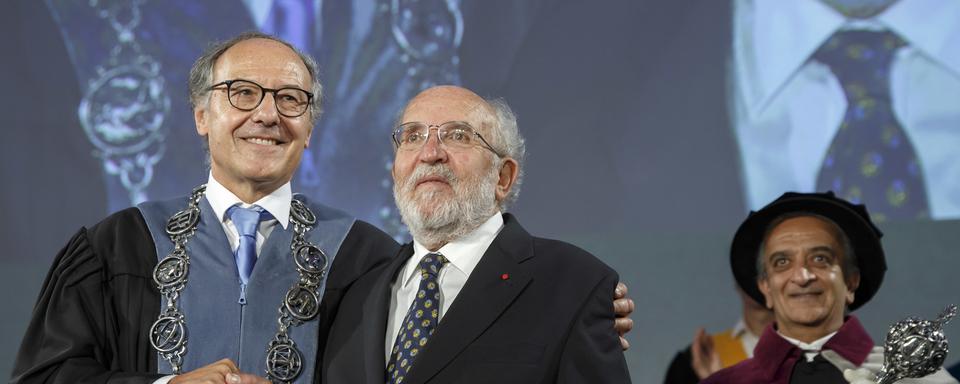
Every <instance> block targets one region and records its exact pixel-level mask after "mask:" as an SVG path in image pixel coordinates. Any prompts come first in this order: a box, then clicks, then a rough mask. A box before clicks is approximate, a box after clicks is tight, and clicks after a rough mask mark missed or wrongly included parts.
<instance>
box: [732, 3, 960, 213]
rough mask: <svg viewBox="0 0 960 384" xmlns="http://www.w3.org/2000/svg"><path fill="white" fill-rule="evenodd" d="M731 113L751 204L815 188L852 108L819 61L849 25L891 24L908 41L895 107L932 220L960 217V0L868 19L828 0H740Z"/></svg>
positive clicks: (893, 75)
mask: <svg viewBox="0 0 960 384" xmlns="http://www.w3.org/2000/svg"><path fill="white" fill-rule="evenodd" d="M733 26H734V31H733V60H732V64H733V65H732V67H731V71H732V77H731V79H732V80H733V81H732V82H731V85H732V86H733V89H732V95H733V103H731V108H732V109H733V110H732V112H733V113H732V115H731V116H732V119H733V125H734V130H735V132H736V136H737V141H738V143H739V146H740V153H741V157H742V161H743V170H744V186H745V190H746V195H747V196H746V199H747V205H748V207H749V208H751V209H758V208H760V207H761V206H763V205H764V204H766V203H768V202H770V201H772V200H773V199H775V198H777V197H778V196H780V194H782V193H783V192H785V191H799V192H810V191H814V190H816V188H817V185H816V183H817V175H818V173H819V171H820V167H821V165H822V162H823V158H824V156H825V155H826V152H827V150H828V149H829V147H830V144H831V143H832V141H833V138H834V136H835V135H836V132H837V130H838V129H839V126H840V122H841V121H842V120H843V116H844V113H845V112H846V108H847V101H846V98H845V96H844V93H843V90H842V89H841V86H840V84H839V82H838V80H837V79H836V77H835V76H834V75H833V73H832V72H831V71H830V69H829V68H828V67H827V66H826V65H823V64H821V63H818V62H815V61H811V60H810V57H811V56H812V55H813V54H814V53H815V52H816V50H817V48H819V47H820V45H822V44H823V43H824V42H825V41H826V40H827V39H828V38H829V37H830V36H831V35H832V34H833V33H834V32H836V31H838V30H842V29H876V30H879V29H888V30H891V31H893V32H896V33H897V34H898V35H900V36H901V37H902V38H903V39H904V40H905V41H906V43H907V44H908V45H907V46H906V47H904V48H901V49H900V50H898V51H897V52H896V54H895V55H894V58H893V62H892V63H891V66H890V88H891V89H890V91H891V98H892V104H893V110H894V113H895V114H896V115H897V117H898V118H899V120H900V123H901V124H902V126H903V129H904V132H905V134H906V135H907V136H908V137H909V138H910V141H911V142H912V143H913V145H914V148H915V149H916V152H917V156H918V157H919V160H920V164H921V169H922V170H923V175H924V181H925V183H926V184H925V186H926V191H927V200H928V202H929V206H930V216H931V218H933V219H951V218H960V155H958V152H957V148H960V103H958V102H957V99H958V96H960V2H957V1H953V0H901V1H898V2H896V3H894V4H893V5H892V6H890V7H889V8H888V9H886V10H885V11H884V12H882V13H881V14H879V15H877V16H875V17H873V18H870V19H868V20H848V19H846V18H845V17H844V16H843V15H841V14H840V13H838V12H836V11H835V10H834V9H832V8H830V7H829V6H827V5H825V4H823V3H822V2H821V1H815V0H805V1H783V0H736V2H735V6H734V22H733Z"/></svg>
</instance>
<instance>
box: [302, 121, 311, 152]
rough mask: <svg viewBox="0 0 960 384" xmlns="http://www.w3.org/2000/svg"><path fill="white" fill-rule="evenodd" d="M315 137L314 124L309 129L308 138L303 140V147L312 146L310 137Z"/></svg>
mask: <svg viewBox="0 0 960 384" xmlns="http://www.w3.org/2000/svg"><path fill="white" fill-rule="evenodd" d="M311 137H313V124H310V128H308V129H307V139H306V140H305V141H304V142H303V148H310V138H311Z"/></svg>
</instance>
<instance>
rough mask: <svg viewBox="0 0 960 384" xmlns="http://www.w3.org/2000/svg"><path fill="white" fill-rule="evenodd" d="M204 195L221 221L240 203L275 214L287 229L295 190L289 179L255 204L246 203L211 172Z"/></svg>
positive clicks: (245, 206)
mask: <svg viewBox="0 0 960 384" xmlns="http://www.w3.org/2000/svg"><path fill="white" fill-rule="evenodd" d="M204 195H205V196H206V198H207V201H208V202H210V206H211V207H212V208H213V213H214V214H216V215H217V218H219V219H220V220H221V221H223V220H225V219H226V218H225V215H226V214H227V209H229V208H230V207H232V206H234V205H236V204H240V205H241V206H242V207H244V208H247V207H250V206H252V205H257V206H259V207H260V208H263V209H264V210H266V211H267V212H270V214H271V215H273V217H274V218H275V219H276V220H277V222H278V223H280V226H281V227H283V229H287V224H288V222H289V221H290V199H292V198H293V192H291V189H290V182H289V181H288V182H287V183H286V184H284V185H282V186H280V188H277V189H276V190H274V191H273V192H270V194H269V195H266V196H264V197H263V198H261V199H260V200H257V201H256V202H254V203H253V204H246V203H244V202H243V201H242V200H240V198H239V197H237V195H234V194H233V192H230V190H228V189H227V188H226V187H224V186H223V184H220V183H219V182H217V180H216V179H214V178H213V173H210V176H209V177H207V190H206V192H204Z"/></svg>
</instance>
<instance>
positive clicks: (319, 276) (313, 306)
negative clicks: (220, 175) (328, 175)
mask: <svg viewBox="0 0 960 384" xmlns="http://www.w3.org/2000/svg"><path fill="white" fill-rule="evenodd" d="M204 190H206V186H204V185H201V186H199V187H197V188H196V189H194V190H193V193H191V195H190V200H189V203H188V206H187V208H186V209H184V210H182V211H180V212H177V213H176V214H174V215H173V216H172V217H170V220H168V221H167V226H166V232H167V235H168V236H170V240H171V241H173V244H174V247H173V251H172V252H170V254H169V255H167V256H166V257H165V258H163V260H161V261H160V262H159V263H157V266H156V267H155V268H154V270H153V280H154V282H155V283H156V284H157V287H158V288H159V289H160V294H161V295H162V296H163V298H164V299H165V301H166V306H165V307H164V308H163V309H162V310H161V311H160V315H159V316H158V318H157V321H155V322H154V323H153V326H152V327H150V344H151V345H153V347H154V348H155V349H156V350H157V352H159V353H160V356H161V357H163V358H164V359H165V360H166V361H167V362H169V363H170V365H171V366H172V367H173V373H175V374H180V373H181V366H182V364H183V356H184V355H186V353H187V324H186V319H185V317H184V314H183V312H181V310H180V305H179V298H180V292H181V291H183V288H184V287H185V286H186V284H187V275H188V272H189V270H190V255H189V254H188V253H187V251H186V245H187V241H188V240H190V238H191V237H193V235H194V234H195V233H196V229H197V225H198V224H199V222H200V206H199V205H200V198H201V197H202V196H203V192H204ZM290 218H291V221H292V222H293V232H294V234H293V240H292V241H291V242H290V252H291V254H292V256H293V260H294V264H295V266H296V268H297V274H298V279H297V282H296V283H294V285H293V286H291V287H290V289H288V290H287V293H286V294H285V295H284V297H283V301H282V302H281V304H280V309H279V316H278V318H277V324H278V327H277V333H276V335H275V336H274V338H273V340H271V341H270V343H269V344H268V345H267V358H266V374H267V377H268V378H269V379H270V380H271V381H273V382H278V383H289V382H290V381H293V380H295V379H296V378H297V377H298V376H299V375H300V372H301V371H302V370H303V354H302V353H301V352H300V350H299V349H297V346H296V343H294V341H293V339H291V338H290V337H289V335H288V331H289V330H290V328H292V327H295V326H298V325H301V324H303V323H304V322H307V321H310V320H312V319H314V318H315V317H316V316H317V314H318V313H319V312H320V299H321V297H320V293H319V289H320V285H321V284H322V282H323V279H324V277H325V276H326V272H327V255H326V254H325V253H324V252H323V251H322V250H321V249H320V248H319V247H317V246H316V245H314V244H312V243H310V242H309V241H307V240H306V237H305V236H306V234H307V232H309V231H310V229H312V226H313V225H314V224H316V222H317V218H316V216H315V215H314V214H313V212H311V211H310V209H309V208H307V206H306V205H304V204H303V202H301V201H299V200H297V199H293V200H291V201H290Z"/></svg>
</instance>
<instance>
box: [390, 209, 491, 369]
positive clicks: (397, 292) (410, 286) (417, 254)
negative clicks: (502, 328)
mask: <svg viewBox="0 0 960 384" xmlns="http://www.w3.org/2000/svg"><path fill="white" fill-rule="evenodd" d="M502 228H503V215H501V214H500V212H497V213H496V214H494V215H493V216H491V217H490V218H489V219H487V221H486V222H484V223H483V224H481V225H480V227H478V228H477V229H476V230H474V231H473V232H471V233H469V234H467V235H466V236H464V237H463V238H461V239H458V240H456V241H452V242H450V243H448V244H446V245H444V246H442V247H440V249H438V250H437V251H436V252H430V250H428V249H427V248H426V247H424V246H423V244H420V243H419V242H417V241H416V240H414V241H413V256H411V257H410V259H408V260H407V262H406V264H404V266H403V268H402V269H400V272H399V273H398V274H397V277H396V278H395V279H394V281H393V284H391V285H390V292H391V295H390V311H389V312H388V314H387V333H386V335H387V337H386V339H385V340H384V355H385V356H386V360H385V361H390V351H391V350H392V349H393V344H394V342H395V341H396V339H397V335H398V334H399V333H400V327H401V326H402V325H403V318H404V317H405V316H406V315H407V310H408V309H410V305H411V304H412V303H413V300H414V298H415V297H416V295H417V290H418V289H419V287H420V274H419V273H416V272H417V265H418V264H420V259H422V258H423V257H424V256H426V255H427V254H428V253H439V254H441V255H443V257H446V258H447V260H448V261H449V263H447V264H446V265H444V266H443V268H442V269H441V270H440V273H439V274H438V275H437V280H438V281H439V283H440V297H441V299H440V314H439V315H438V316H437V321H440V320H441V319H443V315H444V314H446V313H447V310H448V309H449V308H450V304H452V303H453V301H454V300H456V298H457V295H458V294H459V293H460V290H461V289H463V285H464V284H465V283H466V282H467V278H469V277H470V273H471V272H473V269H474V268H475V267H476V266H477V263H479V262H480V258H482V257H483V254H484V252H486V251H487V248H489V247H490V244H491V243H493V239H494V238H496V237H497V234H498V233H500V230H501V229H502Z"/></svg>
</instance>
